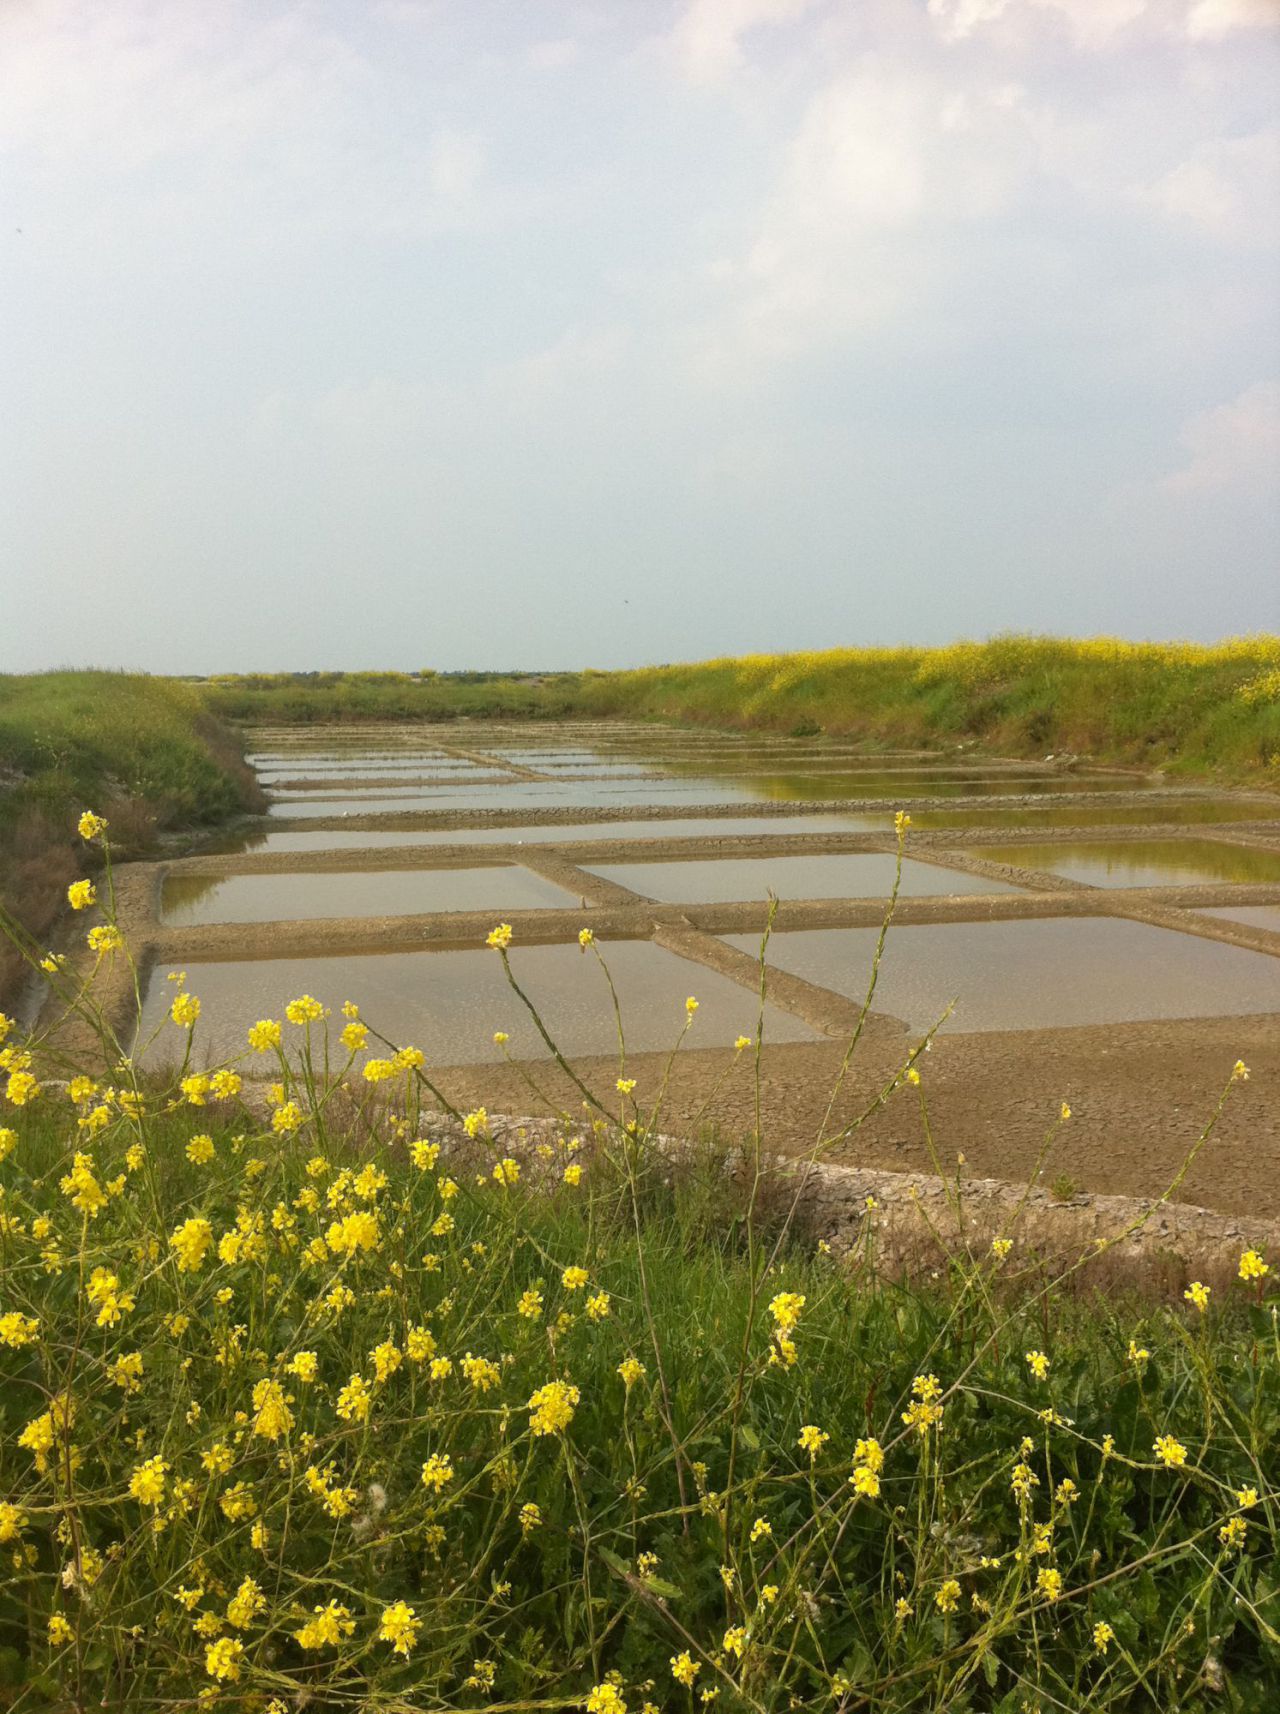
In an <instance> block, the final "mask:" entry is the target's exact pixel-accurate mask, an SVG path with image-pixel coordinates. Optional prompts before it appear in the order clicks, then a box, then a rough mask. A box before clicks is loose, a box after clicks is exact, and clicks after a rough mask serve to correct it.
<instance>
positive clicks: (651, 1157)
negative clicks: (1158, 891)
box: [0, 949, 1280, 1714]
mask: <svg viewBox="0 0 1280 1714" xmlns="http://www.w3.org/2000/svg"><path fill="white" fill-rule="evenodd" d="M597 951H599V949H597ZM115 956H117V957H119V956H123V953H117V954H115ZM502 956H503V958H504V963H506V965H507V968H508V971H509V973H510V972H512V970H513V969H514V972H515V974H516V976H517V977H518V974H519V956H520V955H519V951H518V949H516V950H515V951H514V952H513V953H511V954H510V955H508V954H507V953H506V952H505V951H504V952H503V955H502ZM603 956H605V957H606V958H607V954H605V955H603ZM584 968H585V969H586V970H587V971H589V972H590V969H591V967H590V965H587V966H585V967H584ZM584 979H585V978H584ZM591 979H593V980H598V981H600V982H601V983H602V984H603V980H604V972H602V971H596V972H593V973H591ZM55 986H57V987H58V988H59V989H60V991H61V993H62V997H63V999H64V1001H65V1002H66V1004H67V1005H69V1006H70V1007H72V1008H73V1009H74V1010H76V1011H77V1012H79V1014H80V1015H81V1016H82V1018H83V1019H84V1020H85V1022H86V1023H87V1024H90V1025H92V1026H93V1027H94V1028H95V1029H96V1030H97V1031H98V1032H99V1039H100V1044H101V1051H100V1056H99V1057H98V1058H97V1059H96V1060H95V1061H93V1062H87V1061H86V1062H82V1064H81V1069H80V1071H79V1074H78V1075H79V1078H80V1079H81V1080H80V1081H72V1082H71V1083H70V1085H69V1086H64V1085H59V1084H58V1083H56V1082H55V1078H56V1077H62V1078H67V1077H68V1076H69V1075H70V1074H71V1073H73V1072H74V1071H75V1070H76V1067H75V1066H72V1065H68V1064H67V1063H66V1062H65V1060H64V1059H62V1058H61V1057H60V1055H59V1054H58V1053H57V1051H56V1050H55V1048H54V1046H53V1044H51V1043H48V1042H44V1041H41V1040H32V1041H30V1042H26V1043H24V1042H21V1041H19V1040H17V1038H16V1037H15V1036H13V1035H12V1033H11V1032H10V1036H9V1040H8V1041H7V1042H6V1043H5V1044H4V1045H3V1046H0V1075H3V1074H7V1076H8V1081H7V1084H6V1085H5V1089H4V1098H5V1099H7V1101H8V1103H9V1106H8V1111H7V1114H6V1120H7V1128H6V1129H3V1130H0V1180H2V1181H3V1189H4V1198H3V1206H2V1208H0V1214H2V1216H3V1219H2V1222H0V1541H2V1542H3V1543H4V1548H5V1553H6V1555H7V1556H8V1557H7V1559H6V1578H5V1580H4V1582H3V1584H2V1585H0V1687H6V1688H4V1689H3V1691H0V1700H4V1699H5V1698H7V1703H6V1705H7V1706H9V1707H11V1708H12V1709H14V1710H20V1711H21V1714H28V1711H31V1714H34V1711H35V1710H45V1709H54V1708H57V1709H64V1708H72V1707H74V1708H88V1707H91V1706H92V1707H95V1708H105V1709H111V1710H117V1709H118V1710H138V1711H141V1710H143V1709H146V1710H148V1711H154V1710H173V1711H175V1714H176V1710H178V1709H179V1708H189V1707H191V1706H193V1705H195V1704H197V1702H198V1701H199V1700H200V1699H201V1698H202V1697H205V1696H208V1697H212V1698H214V1700H215V1706H218V1707H226V1708H233V1709H236V1710H244V1711H245V1714H265V1711H266V1710H271V1711H272V1714H280V1711H281V1710H288V1709H292V1708H298V1707H304V1708H307V1709H310V1710H313V1711H315V1714H340V1711H346V1710H356V1709H359V1710H370V1711H373V1710H385V1711H387V1714H408V1711H409V1710H410V1709H412V1710H415V1711H420V1714H430V1711H433V1710H434V1711H438V1714H445V1711H452V1710H463V1709H471V1708H477V1709H479V1708H485V1707H488V1708H496V1709H499V1710H503V1711H505V1714H517V1711H518V1714H534V1711H535V1710H536V1711H549V1710H567V1709H583V1708H585V1709H587V1710H588V1711H589V1714H624V1711H625V1714H643V1711H644V1710H646V1709H648V1710H653V1709H660V1710H693V1709H701V1708H702V1707H704V1706H705V1705H706V1704H705V1702H704V1700H703V1694H702V1693H703V1692H705V1691H714V1692H715V1697H714V1702H713V1705H714V1707H715V1708H717V1709H723V1710H726V1711H730V1714H789V1711H790V1710H792V1709H796V1708H804V1709H821V1710H827V1709H830V1710H832V1711H834V1714H1025V1711H1026V1710H1027V1709H1029V1708H1054V1709H1072V1710H1075V1709H1084V1708H1088V1709H1089V1710H1090V1711H1091V1714H1216V1711H1218V1710H1222V1709H1227V1710H1230V1711H1232V1714H1269V1711H1270V1710H1271V1709H1272V1708H1273V1707H1274V1689H1275V1685H1276V1683H1277V1681H1278V1679H1280V1578H1278V1577H1277V1574H1276V1563H1277V1561H1276V1547H1277V1543H1278V1539H1280V1338H1278V1336H1277V1329H1276V1308H1277V1303H1278V1302H1280V1300H1277V1298H1276V1297H1275V1295H1274V1291H1273V1290H1270V1289H1269V1288H1272V1287H1273V1282H1274V1276H1273V1275H1272V1274H1271V1273H1270V1272H1269V1271H1267V1270H1266V1268H1265V1265H1264V1264H1263V1263H1262V1262H1261V1260H1258V1261H1257V1263H1256V1264H1255V1265H1254V1266H1253V1267H1252V1268H1244V1269H1243V1272H1244V1273H1246V1274H1247V1273H1250V1272H1252V1273H1253V1274H1254V1275H1256V1276H1257V1277H1256V1278H1255V1279H1252V1280H1249V1281H1229V1282H1228V1281H1221V1280H1219V1281H1215V1284H1214V1290H1213V1293H1212V1295H1211V1297H1210V1298H1209V1299H1208V1300H1207V1301H1206V1305H1205V1307H1204V1308H1203V1309H1200V1308H1197V1307H1194V1306H1193V1305H1192V1304H1191V1303H1190V1302H1188V1301H1187V1300H1186V1298H1185V1297H1184V1292H1183V1287H1184V1285H1186V1284H1189V1283H1190V1282H1188V1281H1185V1280H1184V1279H1182V1278H1179V1279H1177V1280H1176V1282H1175V1283H1174V1284H1172V1286H1170V1287H1168V1288H1167V1290H1168V1295H1167V1296H1166V1297H1165V1298H1164V1299H1163V1300H1161V1298H1160V1297H1159V1296H1158V1295H1156V1293H1157V1292H1158V1288H1154V1287H1152V1288H1149V1289H1148V1290H1147V1291H1146V1292H1145V1293H1144V1294H1142V1295H1141V1296H1140V1295H1139V1294H1138V1293H1137V1292H1129V1293H1125V1292H1122V1291H1117V1290H1116V1287H1115V1282H1114V1275H1108V1276H1107V1277H1106V1278H1105V1280H1104V1279H1103V1278H1101V1277H1100V1280H1099V1285H1100V1287H1102V1288H1103V1289H1099V1290H1098V1291H1097V1292H1093V1291H1091V1290H1090V1287H1089V1279H1090V1270H1091V1269H1092V1268H1093V1267H1094V1266H1098V1265H1105V1262H1104V1257H1106V1256H1107V1255H1108V1254H1109V1250H1110V1249H1111V1248H1112V1247H1114V1246H1116V1245H1119V1244H1120V1243H1121V1241H1122V1239H1123V1238H1124V1237H1125V1236H1126V1234H1125V1233H1120V1232H1118V1233H1116V1234H1115V1235H1114V1237H1113V1238H1112V1239H1111V1240H1110V1241H1109V1244H1108V1245H1105V1246H1104V1247H1103V1250H1102V1251H1101V1252H1099V1253H1098V1255H1097V1256H1096V1257H1095V1258H1093V1259H1089V1260H1085V1261H1084V1262H1082V1263H1081V1264H1080V1265H1079V1267H1078V1268H1077V1269H1076V1270H1075V1271H1074V1272H1072V1271H1068V1273H1066V1274H1064V1275H1059V1276H1057V1277H1053V1276H1052V1275H1050V1274H1049V1273H1048V1272H1047V1271H1046V1269H1045V1268H1044V1267H1043V1266H1042V1264H1041V1262H1040V1261H1039V1259H1038V1258H1037V1257H1036V1256H1035V1255H1034V1254H1030V1253H1028V1252H1027V1249H1026V1247H1025V1245H1024V1244H1023V1243H1022V1242H1020V1239H1019V1233H1018V1228H1017V1225H1016V1223H1014V1224H1013V1225H1012V1226H1011V1228H1010V1230H1009V1232H1008V1235H1007V1236H1008V1245H1007V1252H1005V1253H1001V1246H1000V1245H992V1246H991V1248H990V1249H983V1250H982V1251H981V1252H979V1253H967V1252H964V1251H958V1252H956V1253H954V1254H952V1255H950V1256H949V1257H947V1258H946V1259H945V1260H944V1261H943V1262H942V1264H941V1265H940V1266H939V1267H938V1268H937V1270H936V1271H935V1272H932V1273H928V1274H925V1275H924V1276H923V1277H921V1278H920V1279H918V1280H917V1281H915V1282H911V1281H902V1280H896V1279H891V1278H886V1277H884V1275H883V1274H882V1273H881V1271H880V1270H879V1268H878V1266H877V1243H876V1219H877V1215H876V1213H875V1212H874V1211H872V1212H870V1213H869V1214H868V1216H867V1218H866V1220H865V1221H864V1224H863V1228H862V1232H861V1236H860V1238H859V1241H858V1244H857V1246H856V1248H855V1250H854V1253H853V1254H852V1256H850V1257H847V1258H844V1259H841V1260H837V1259H836V1258H835V1257H833V1256H832V1255H830V1254H829V1253H827V1252H826V1250H825V1247H824V1246H823V1245H821V1244H819V1243H817V1242H816V1241H815V1239H814V1237H813V1236H812V1234H809V1233H807V1232H806V1230H805V1225H804V1219H803V1209H802V1207H801V1206H800V1204H799V1202H798V1200H797V1193H796V1191H795V1188H794V1186H795V1181H794V1179H792V1180H787V1179H785V1178H783V1177H780V1176H779V1175H778V1174H776V1173H775V1172H774V1171H773V1170H772V1169H771V1168H770V1166H769V1164H768V1160H767V1157H766V1156H765V1154H764V1153H763V1151H762V1147H761V1139H759V1138H750V1139H747V1141H746V1144H745V1147H744V1150H743V1152H742V1154H741V1155H740V1156H739V1158H738V1160H737V1168H736V1171H735V1172H734V1173H732V1174H730V1173H729V1172H727V1171H726V1170H725V1168H726V1166H727V1164H728V1162H727V1161H726V1159H725V1157H724V1155H723V1154H720V1153H717V1152H716V1151H715V1150H714V1149H712V1148H707V1149H705V1150H703V1151H701V1152H697V1151H695V1152H694V1153H693V1154H691V1155H690V1156H688V1157H676V1158H673V1157H671V1156H670V1155H668V1154H666V1153H664V1152H663V1151H661V1150H660V1149H659V1148H658V1146H657V1144H656V1138H657V1136H658V1134H659V1132H660V1130H661V1128H662V1114H661V1111H660V1110H659V1109H637V1108H634V1107H632V1106H630V1105H628V1106H627V1107H626V1110H625V1114H624V1115H622V1116H620V1117H618V1118H612V1117H610V1116H609V1115H608V1114H607V1113H605V1112H604V1111H603V1110H602V1109H598V1108H597V1110H596V1112H595V1114H594V1116H591V1115H588V1117H590V1119H591V1122H590V1123H587V1122H586V1121H585V1120H584V1119H583V1118H582V1116H579V1117H578V1119H577V1120H576V1121H573V1120H570V1119H569V1118H568V1117H567V1116H566V1117H565V1118H564V1120H563V1121H562V1123H561V1125H560V1127H559V1128H558V1129H553V1130H552V1131H551V1132H550V1133H549V1134H548V1135H546V1136H545V1137H541V1138H539V1137H533V1138H529V1139H527V1140H525V1141H521V1140H520V1139H518V1138H517V1139H508V1140H507V1141H506V1142H504V1143H503V1144H501V1145H500V1144H499V1143H497V1142H496V1141H495V1140H494V1139H493V1138H492V1137H491V1136H490V1134H489V1126H488V1121H487V1117H486V1115H485V1114H484V1112H483V1110H479V1111H477V1112H476V1113H474V1114H471V1115H467V1116H465V1120H464V1123H463V1125H462V1126H461V1127H460V1128H456V1127H450V1128H448V1129H447V1130H442V1124H441V1121H440V1118H439V1115H438V1114H437V1113H436V1112H435V1111H434V1109H433V1108H432V1107H431V1105H430V1101H429V1099H428V1098H429V1097H430V1095H431V1093H432V1091H431V1086H430V1083H429V1081H428V1080H427V1079H428V1072H427V1070H426V1069H425V1068H424V1067H423V1061H422V1055H421V1054H419V1053H418V1052H417V1051H416V1050H415V1049H412V1048H407V1047H406V1048H403V1049H400V1050H394V1049H392V1048H391V1047H390V1045H389V1044H388V1046H387V1053H388V1054H390V1053H392V1052H394V1054H395V1057H394V1058H390V1057H382V1058H379V1059H377V1060H374V1061H370V1062H368V1063H367V1064H366V1068H365V1070H364V1075H363V1076H360V1075H357V1074H356V1056H357V1055H358V1054H359V1053H360V1052H361V1051H362V1050H364V1049H365V1047H366V1045H367V1044H366V1042H365V1040H364V1031H365V1026H364V1025H363V1024H362V1023H358V1022H355V1021H346V1020H344V1019H340V1018H338V1017H336V1016H335V1017H334V1018H332V1019H330V1020H326V1018H325V1016H323V1015H322V1013H323V1009H322V1007H321V1006H320V1004H319V1002H316V1001H311V1000H309V999H304V998H299V999H297V1000H295V1001H293V1002H292V1003H290V1004H285V1000H286V997H285V996H283V995H282V996H280V1010H281V1012H282V1013H283V1014H284V1017H283V1021H282V1022H281V1023H280V1024H279V1025H278V1026H276V1028H275V1030H274V1031H272V1030H271V1029H267V1028H264V1026H263V1025H258V1026H255V1031H254V1032H253V1036H254V1038H255V1044H256V1045H254V1047H253V1050H252V1051H250V1050H249V1048H248V1047H247V1048H246V1051H245V1052H244V1053H243V1054H242V1055H240V1056H239V1057H238V1059H237V1060H236V1062H234V1063H233V1064H231V1065H228V1066H225V1067H223V1068H222V1070H221V1072H220V1073H219V1074H218V1076H217V1077H216V1078H214V1079H212V1080H211V1077H210V1075H208V1074H205V1073H200V1074H190V1073H189V1072H188V1065H187V1062H185V1061H184V1063H183V1065H182V1066H181V1067H180V1068H179V1069H178V1070H177V1071H176V1072H174V1073H172V1074H170V1075H161V1074H159V1073H153V1074H150V1075H148V1076H145V1077H142V1076H140V1075H139V1074H138V1072H137V1071H136V1069H135V1061H136V1060H137V1059H139V1058H143V1057H145V1056H144V1055H143V1054H141V1053H139V1054H137V1055H135V1056H134V1060H124V1061H122V1060H121V1058H120V1048H121V1043H120V1042H119V1041H118V1040H117V1039H116V1038H115V1037H114V1036H113V1035H112V1033H111V1031H110V1029H109V1027H108V1026H107V1024H106V1022H105V1020H104V1019H103V1017H102V1015H101V1014H100V1013H99V1011H98V1010H97V1006H96V1002H95V998H94V995H95V989H94V984H93V977H92V975H89V976H87V977H85V978H83V979H81V978H79V977H76V976H73V975H72V974H71V973H70V972H68V973H66V974H65V975H63V976H60V977H55ZM180 992H182V990H181V988H179V989H175V999H176V997H177V995H178V994H179V993H180ZM348 1016H349V1014H348ZM178 1020H185V1021H183V1022H180V1021H178ZM207 1022H208V1020H207V1019H202V1018H200V1017H199V1008H198V1006H197V1005H196V1003H195V996H192V995H189V994H187V995H184V997H183V999H182V1000H181V1001H180V1002H178V1003H177V1004H176V1006H175V1021H173V1022H166V1023H165V1024H164V1025H162V1026H161V1028H162V1030H163V1031H164V1032H165V1033H166V1034H167V1035H168V1036H169V1038H170V1040H172V1041H176V1042H177V1043H178V1044H180V1045H184V1044H185V1043H186V1042H187V1040H188V1038H187V1037H186V1036H185V1035H184V1029H186V1028H191V1027H192V1026H193V1025H194V1031H195V1034H194V1037H193V1038H191V1039H192V1041H193V1043H194V1054H193V1056H192V1057H193V1059H198V1055H199V1044H200V1032H201V1031H202V1029H203V1028H204V1027H205V1025H207ZM552 1024H554V1020H552ZM3 1033H5V1025H4V1024H3V1023H0V1035H2V1034H3ZM273 1035H274V1042H273V1039H272V1038H273ZM851 1051H852V1049H851ZM916 1052H918V1050H914V1051H913V1052H912V1054H911V1056H910V1058H909V1059H908V1060H904V1065H903V1068H902V1070H901V1072H900V1074H899V1077H898V1079H897V1082H896V1084H895V1085H894V1090H895V1091H896V1092H898V1093H900V1094H901V1095H902V1096H903V1097H904V1098H906V1097H908V1096H910V1097H911V1098H912V1099H915V1098H918V1099H919V1101H920V1104H921V1116H922V1120H923V1117H924V1113H925V1101H926V1095H927V1091H926V1089H925V1087H924V1085H923V1084H922V1083H919V1084H918V1086H917V1087H915V1088H914V1089H910V1088H908V1087H906V1086H907V1085H908V1084H909V1082H910V1077H909V1072H910V1069H911V1062H912V1060H914V1058H915V1057H916ZM1242 1072H1243V1068H1241V1073H1242ZM246 1075H255V1076H257V1077H259V1078H264V1079H274V1080H275V1082H276V1084H277V1085H278V1087H276V1088H275V1089H274V1090H272V1091H271V1092H270V1094H269V1095H268V1097H267V1099H266V1101H265V1102H264V1101H263V1099H262V1094H261V1092H262V1088H263V1085H262V1084H261V1083H260V1084H259V1085H257V1088H258V1091H259V1093H258V1095H257V1097H256V1098H255V1097H253V1096H252V1095H251V1086H249V1085H247V1084H246V1085H245V1086H243V1087H242V1085H241V1079H242V1077H244V1076H246ZM886 1098H890V1097H886ZM1228 1098H1229V1087H1228V1090H1227V1091H1226V1092H1225V1093H1224V1096H1223V1100H1224V1101H1225V1100H1226V1099H1228ZM1219 1110H1220V1109H1219ZM455 1117H457V1116H455ZM624 1120H625V1122H624ZM1213 1122H1214V1116H1213V1115H1206V1130H1205V1133H1204V1136H1205V1137H1206V1138H1207V1136H1208V1135H1209V1132H1210V1131H1211V1129H1212V1124H1213ZM438 1145H439V1146H438ZM1156 1206H1157V1208H1158V1206H1159V1204H1158V1203H1157V1205H1156ZM1260 1269H1261V1270H1262V1271H1261V1272H1259V1270H1260ZM303 1354H306V1357H305V1360H304V1359H303ZM548 1389H550V1394H548ZM549 1399H550V1403H551V1404H553V1405H554V1406H556V1407H558V1408H555V1409H554V1410H552V1411H550V1412H548V1411H547V1405H548V1400H549ZM397 1639H398V1640H399V1641H400V1642H401V1644H402V1645H403V1649H402V1650H398V1649H397V1648H396V1646H395V1643H396V1640H397ZM681 1675H683V1677H684V1678H687V1679H691V1680H692V1681H693V1684H692V1690H690V1688H689V1687H687V1686H686V1685H685V1684H684V1683H683V1682H681Z"/></svg>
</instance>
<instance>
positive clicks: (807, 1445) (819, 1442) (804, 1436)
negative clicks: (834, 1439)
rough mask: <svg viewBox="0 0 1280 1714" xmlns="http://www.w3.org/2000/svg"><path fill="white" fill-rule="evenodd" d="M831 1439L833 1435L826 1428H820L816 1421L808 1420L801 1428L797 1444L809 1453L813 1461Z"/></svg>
mask: <svg viewBox="0 0 1280 1714" xmlns="http://www.w3.org/2000/svg"><path fill="white" fill-rule="evenodd" d="M830 1439H831V1436H830V1435H829V1434H828V1433H827V1432H826V1430H825V1429H821V1428H819V1427H818V1426H817V1424H816V1423H812V1422H807V1423H805V1425H804V1427H803V1428H802V1429H801V1430H800V1438H799V1440H797V1442H796V1445H797V1446H799V1447H800V1448H801V1449H802V1450H803V1451H805V1452H807V1453H808V1454H809V1461H810V1463H812V1462H813V1460H814V1459H815V1458H816V1457H817V1456H818V1454H819V1453H820V1452H821V1451H822V1448H823V1447H824V1446H825V1445H826V1444H827V1442H828V1441H829V1440H830Z"/></svg>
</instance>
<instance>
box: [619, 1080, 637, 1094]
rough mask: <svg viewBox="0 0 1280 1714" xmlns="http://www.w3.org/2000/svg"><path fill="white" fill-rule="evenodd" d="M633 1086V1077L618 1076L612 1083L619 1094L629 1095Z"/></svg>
mask: <svg viewBox="0 0 1280 1714" xmlns="http://www.w3.org/2000/svg"><path fill="white" fill-rule="evenodd" d="M635 1086H636V1080H635V1078H634V1077H620V1078H619V1079H618V1080H617V1082H616V1083H615V1084H614V1088H615V1089H616V1090H617V1091H618V1093H619V1095H630V1093H631V1091H632V1090H633V1089H634V1088H635Z"/></svg>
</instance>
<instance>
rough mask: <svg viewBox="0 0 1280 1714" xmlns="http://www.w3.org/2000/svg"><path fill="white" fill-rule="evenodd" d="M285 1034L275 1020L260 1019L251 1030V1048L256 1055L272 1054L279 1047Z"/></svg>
mask: <svg viewBox="0 0 1280 1714" xmlns="http://www.w3.org/2000/svg"><path fill="white" fill-rule="evenodd" d="M282 1034H283V1032H282V1031H281V1028H280V1025H279V1022H278V1021H277V1020H276V1019H275V1018H259V1019H258V1021H257V1023H256V1024H253V1025H252V1026H251V1027H250V1030H249V1046H250V1047H251V1048H252V1049H253V1051H254V1052H255V1053H270V1051H271V1049H272V1048H273V1047H279V1046H280V1041H281V1038H282Z"/></svg>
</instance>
